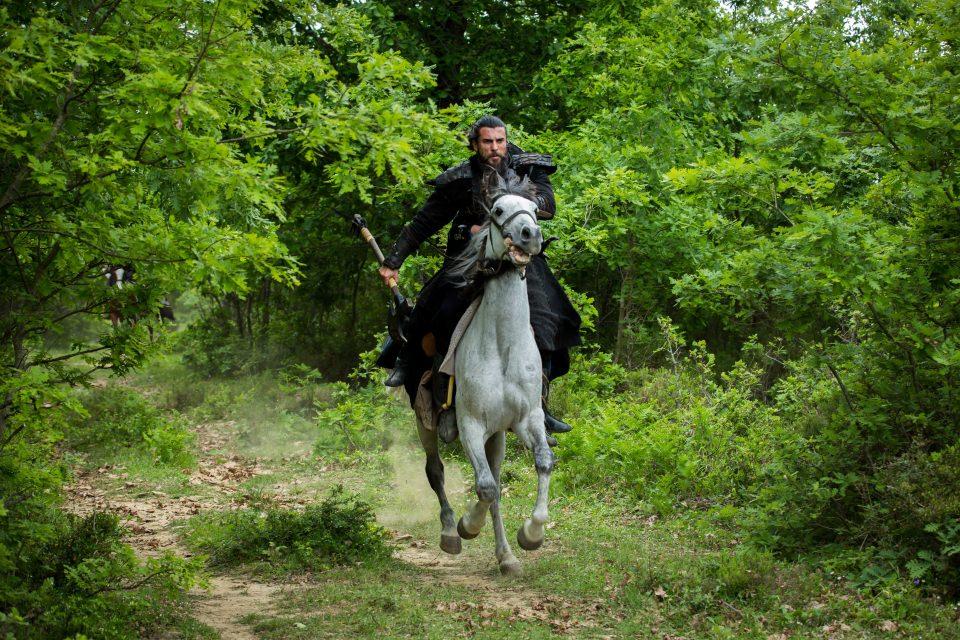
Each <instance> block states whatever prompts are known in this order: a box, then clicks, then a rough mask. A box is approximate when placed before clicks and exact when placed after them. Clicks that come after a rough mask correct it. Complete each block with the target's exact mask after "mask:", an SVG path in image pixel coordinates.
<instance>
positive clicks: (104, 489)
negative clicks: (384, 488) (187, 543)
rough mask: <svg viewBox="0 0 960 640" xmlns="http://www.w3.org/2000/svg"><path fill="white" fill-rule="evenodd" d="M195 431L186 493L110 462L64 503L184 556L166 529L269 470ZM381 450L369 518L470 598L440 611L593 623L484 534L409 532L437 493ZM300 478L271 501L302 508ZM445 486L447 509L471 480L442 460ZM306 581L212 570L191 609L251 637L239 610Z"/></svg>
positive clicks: (428, 525)
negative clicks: (383, 471) (507, 566)
mask: <svg viewBox="0 0 960 640" xmlns="http://www.w3.org/2000/svg"><path fill="white" fill-rule="evenodd" d="M195 431H196V433H197V441H198V447H199V456H198V461H197V466H196V468H195V470H194V471H193V472H192V474H191V475H190V477H189V485H190V486H191V487H195V488H196V491H194V492H190V493H189V494H188V495H168V494H167V493H165V492H163V491H157V490H150V489H149V485H148V484H145V483H143V482H142V481H136V479H135V478H129V477H128V475H127V472H126V470H125V469H124V468H122V467H113V466H109V465H108V466H103V467H100V468H99V469H95V470H86V471H84V470H78V472H77V475H76V477H75V479H74V482H72V483H71V485H70V486H69V487H68V501H67V502H68V506H69V508H70V509H71V510H72V511H74V512H76V513H79V514H85V513H90V512H92V511H94V510H98V511H110V512H113V513H116V514H117V515H119V516H120V518H121V520H122V521H123V523H124V524H125V525H126V527H127V529H128V531H129V533H128V535H127V538H126V540H127V542H128V543H129V544H130V545H131V546H132V547H133V548H134V549H135V550H136V552H137V553H138V554H139V555H141V556H143V557H148V556H157V555H160V554H162V553H164V552H172V553H174V554H177V555H180V556H184V557H189V556H190V552H189V550H188V549H186V548H185V547H184V546H183V545H182V543H181V541H180V539H179V537H178V535H177V533H176V531H175V530H174V528H173V526H172V525H173V524H174V523H175V522H177V521H182V520H185V519H187V518H189V517H190V516H193V515H196V514H198V513H200V512H201V511H213V510H223V509H233V508H239V507H241V506H243V504H244V500H243V492H242V491H241V487H240V485H241V484H242V483H243V482H245V481H246V480H249V479H250V478H253V477H255V476H258V475H264V474H269V473H272V471H271V469H269V468H267V467H266V466H265V463H264V461H263V460H260V459H258V458H249V457H244V456H241V455H239V454H237V453H236V451H234V450H233V448H234V445H233V443H234V440H233V438H234V437H235V431H236V430H235V426H234V425H233V423H231V422H229V421H221V422H211V423H201V424H198V425H197V426H196V427H195ZM301 455H303V456H306V455H309V444H308V443H304V451H303V452H301ZM387 456H388V458H389V463H390V467H391V470H392V472H391V476H392V479H391V481H390V489H391V490H390V491H389V492H388V494H389V496H390V499H389V500H388V501H387V503H386V504H384V505H382V506H381V508H380V509H379V510H378V513H377V517H378V521H379V522H380V523H381V524H382V525H383V526H385V527H386V528H387V530H388V531H390V532H391V535H392V536H393V538H394V542H395V544H396V552H395V555H396V557H398V558H399V559H401V560H403V561H404V562H407V563H409V564H411V565H413V566H415V567H418V568H419V570H420V571H421V572H422V573H423V574H424V576H426V577H428V578H429V579H430V580H431V581H433V582H435V583H436V584H438V585H440V586H443V585H452V586H458V587H468V588H469V589H470V591H471V592H472V593H473V594H474V596H472V599H471V601H469V602H467V601H463V602H458V601H450V602H446V603H440V604H438V605H437V607H438V611H443V612H445V613H450V614H451V615H455V616H458V617H463V618H464V619H465V620H466V619H468V618H471V619H483V618H485V617H489V616H491V615H493V614H494V613H496V614H503V613H504V612H507V613H509V614H510V615H511V616H512V617H515V618H518V619H523V620H540V621H545V622H548V623H550V624H551V625H553V626H554V628H555V629H557V630H558V631H563V630H565V629H564V625H566V624H568V622H567V620H566V618H565V616H564V615H563V614H558V612H564V611H571V610H577V611H579V615H580V616H582V619H583V620H585V621H586V625H584V624H583V623H580V622H578V623H577V625H578V626H593V625H592V624H591V623H590V622H589V619H590V617H591V616H590V615H589V612H587V611H585V606H584V603H577V604H576V606H574V605H573V603H570V602H565V601H563V600H562V599H560V598H557V597H554V596H549V595H545V594H536V593H531V592H530V590H529V587H523V586H522V585H521V584H520V583H516V582H513V583H512V582H510V581H508V580H504V579H502V578H500V576H499V575H498V573H497V567H496V562H495V560H494V559H493V552H492V549H491V548H488V547H490V542H491V541H490V540H488V539H485V538H482V539H479V540H477V541H475V542H473V543H468V544H466V545H465V549H464V553H463V554H462V555H460V556H451V555H448V554H446V553H444V552H442V551H441V550H440V549H439V546H438V539H430V540H423V539H420V538H419V537H417V536H415V535H412V534H411V533H409V532H410V531H411V530H413V531H418V530H419V531H424V530H427V529H433V524H434V523H436V521H437V510H438V508H437V504H436V497H435V496H434V494H433V492H432V490H431V489H430V487H429V485H428V484H427V481H426V478H425V476H424V473H423V467H422V464H423V463H422V459H421V457H420V452H419V451H414V450H413V449H412V448H411V449H409V450H408V449H404V448H402V447H398V448H395V449H392V450H391V451H389V452H388V453H387ZM304 480H305V478H302V477H292V478H289V479H288V480H285V484H278V485H274V486H273V487H272V489H273V490H274V491H275V493H274V494H273V495H274V496H275V501H276V502H277V503H279V504H288V506H293V507H296V505H298V504H303V502H304V499H303V497H302V496H301V497H299V498H294V497H291V496H290V491H289V490H290V489H291V488H293V487H294V486H295V485H298V484H299V483H301V482H303V481H304ZM447 488H448V493H449V495H450V499H451V501H452V502H453V503H454V504H455V505H458V504H462V503H463V502H465V499H466V496H465V495H464V494H465V493H466V492H468V491H470V485H469V483H468V482H466V481H465V480H464V478H463V477H462V475H461V474H460V472H459V469H458V467H457V465H455V464H448V465H447ZM178 494H182V492H178ZM438 535H439V534H438ZM538 553H542V552H534V553H533V554H526V558H535V557H536V554H538ZM309 586H311V583H310V582H309V581H305V582H300V583H294V582H290V581H284V582H267V581H262V580H258V579H256V578H253V577H249V576H246V575H241V574H237V573H219V574H217V575H214V576H212V577H211V578H210V580H209V585H208V588H207V589H205V590H199V589H198V590H195V592H194V593H193V594H192V596H193V598H194V603H193V606H192V610H191V614H192V615H193V616H194V617H195V618H196V619H197V620H199V621H200V622H201V623H203V624H205V625H207V626H209V627H212V628H213V629H216V630H217V631H218V632H219V633H220V635H221V637H222V638H224V640H227V639H231V640H232V639H239V640H253V639H255V638H256V635H255V634H254V633H253V631H252V630H251V628H250V627H249V626H248V625H246V624H244V623H242V622H240V620H241V619H242V618H243V617H244V616H246V615H248V614H251V613H257V614H260V615H264V614H267V615H279V614H278V613H277V607H276V604H277V603H278V602H281V601H283V600H284V599H286V598H288V597H289V596H290V595H292V594H295V593H297V592H298V591H300V590H302V589H305V588H308V587H309ZM590 606H591V605H589V604H588V605H587V607H588V608H589V607H590ZM584 614H586V615H584ZM568 615H569V614H568Z"/></svg>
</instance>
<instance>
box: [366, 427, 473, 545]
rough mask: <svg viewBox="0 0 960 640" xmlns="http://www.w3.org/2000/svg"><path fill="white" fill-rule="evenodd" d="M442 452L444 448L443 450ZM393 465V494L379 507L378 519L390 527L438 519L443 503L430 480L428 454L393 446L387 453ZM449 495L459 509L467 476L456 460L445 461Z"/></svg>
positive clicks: (436, 520) (391, 478)
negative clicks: (426, 468)
mask: <svg viewBox="0 0 960 640" xmlns="http://www.w3.org/2000/svg"><path fill="white" fill-rule="evenodd" d="M441 455H442V451H441ZM386 456H387V462H388V463H389V465H390V468H391V472H390V488H391V492H392V494H393V495H392V496H391V498H389V499H388V500H387V501H386V503H385V504H384V505H383V506H382V507H381V508H380V509H378V510H377V520H378V521H379V522H380V524H382V525H384V526H388V527H397V526H401V525H414V524H423V523H426V522H439V518H440V503H439V502H437V495H436V494H435V493H434V492H433V489H431V488H430V483H429V482H427V474H426V473H425V472H424V470H423V467H424V464H425V458H424V455H423V452H422V451H420V450H419V449H412V448H408V447H402V446H394V447H392V448H391V449H389V450H388V451H387V453H386ZM443 466H444V473H445V475H446V478H445V480H446V482H445V486H446V490H447V498H448V499H449V500H450V504H451V506H453V508H454V509H458V507H459V506H460V503H461V502H462V501H463V498H462V494H463V493H464V486H465V485H464V479H463V474H462V473H461V472H460V467H459V465H457V464H456V462H454V461H448V462H445V463H444V465H443Z"/></svg>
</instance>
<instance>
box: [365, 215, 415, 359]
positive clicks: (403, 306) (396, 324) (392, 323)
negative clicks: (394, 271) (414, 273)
mask: <svg viewBox="0 0 960 640" xmlns="http://www.w3.org/2000/svg"><path fill="white" fill-rule="evenodd" d="M350 222H351V224H352V225H353V230H354V231H355V232H356V233H357V235H359V236H360V237H361V238H363V239H364V240H366V242H367V244H369V245H370V248H371V249H373V255H375V256H376V257H377V264H379V265H381V266H382V265H383V259H384V258H383V252H382V251H381V250H380V246H379V245H378V244H377V240H376V238H374V237H373V234H372V233H370V230H369V229H368V228H367V221H366V220H364V219H363V217H362V216H361V215H360V214H355V215H354V216H353V217H352V218H351V219H350ZM390 292H391V293H392V294H393V306H392V307H390V315H389V318H388V320H387V331H388V332H389V333H390V337H391V338H393V339H394V340H398V341H400V342H404V343H405V342H406V341H407V336H406V328H407V321H408V320H409V319H410V312H411V310H412V308H411V306H410V301H409V300H407V299H406V298H405V297H404V295H403V294H402V293H400V287H399V286H398V285H397V281H396V280H394V279H393V278H391V279H390Z"/></svg>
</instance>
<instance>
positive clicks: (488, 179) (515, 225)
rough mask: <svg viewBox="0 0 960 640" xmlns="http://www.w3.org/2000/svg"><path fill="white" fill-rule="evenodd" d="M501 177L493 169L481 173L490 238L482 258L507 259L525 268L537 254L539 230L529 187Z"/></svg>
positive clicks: (527, 184)
mask: <svg viewBox="0 0 960 640" xmlns="http://www.w3.org/2000/svg"><path fill="white" fill-rule="evenodd" d="M513 177H514V179H512V180H504V179H503V178H502V177H501V176H500V174H498V173H497V172H496V171H488V172H487V173H486V174H485V175H484V187H485V189H484V190H485V193H486V196H487V201H488V204H487V208H488V211H489V214H490V215H489V223H490V236H489V237H490V240H489V242H488V243H487V247H486V255H485V256H484V257H485V258H486V259H488V260H489V259H493V260H497V259H499V260H503V259H509V260H510V262H512V263H513V265H514V266H515V267H518V268H521V267H525V266H526V265H527V264H529V263H530V258H531V257H533V256H535V255H537V254H538V253H540V249H541V246H542V244H543V233H542V232H541V231H540V225H539V224H537V204H536V202H535V201H534V199H533V198H534V190H533V186H532V185H531V184H530V181H529V180H528V179H527V178H524V179H523V181H519V180H516V179H515V178H516V175H515V174H514V176H513Z"/></svg>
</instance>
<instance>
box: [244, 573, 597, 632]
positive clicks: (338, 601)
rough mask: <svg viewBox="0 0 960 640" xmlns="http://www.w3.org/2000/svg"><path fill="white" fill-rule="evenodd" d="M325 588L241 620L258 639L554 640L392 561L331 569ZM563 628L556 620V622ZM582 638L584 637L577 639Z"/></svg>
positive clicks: (535, 624)
mask: <svg viewBox="0 0 960 640" xmlns="http://www.w3.org/2000/svg"><path fill="white" fill-rule="evenodd" d="M321 578H322V584H321V585H320V586H318V587H314V588H310V589H306V590H304V591H302V592H300V593H298V594H297V595H295V596H293V597H291V598H288V599H286V600H285V601H284V602H283V603H282V605H281V607H280V610H279V611H278V615H272V616H268V615H262V614H252V615H250V616H248V617H247V619H246V620H245V621H246V622H248V623H249V624H252V625H253V628H254V630H255V631H256V632H257V634H259V636H260V637H261V638H264V639H267V640H270V639H278V640H279V639H281V638H291V639H301V638H302V639H306V638H346V637H353V638H428V639H434V638H435V639H437V640H440V639H447V638H456V637H463V636H465V635H469V636H470V637H474V638H490V639H493V638H507V637H509V638H530V639H535V638H551V637H555V635H554V629H553V627H552V626H551V624H550V622H549V621H541V620H537V619H533V620H525V619H523V616H525V615H535V614H534V613H533V612H532V610H531V612H529V613H528V612H522V613H517V612H515V611H514V610H513V609H512V608H510V607H509V606H495V605H493V604H491V603H489V602H482V601H480V600H478V598H477V594H476V592H475V591H473V590H472V589H470V588H468V587H465V586H462V585H455V584H449V583H447V584H443V583H438V582H436V581H435V580H434V579H433V577H432V576H430V575H423V573H422V572H421V570H419V569H417V568H414V567H411V566H410V565H407V564H405V563H403V562H399V561H397V560H386V561H382V562H379V563H372V564H366V565H364V566H360V567H350V568H343V569H338V570H334V571H328V572H326V573H324V574H323V575H322V576H321ZM556 620H557V622H558V623H561V624H563V619H562V618H561V617H559V616H558V617H557V618H556ZM582 637H583V636H582Z"/></svg>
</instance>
